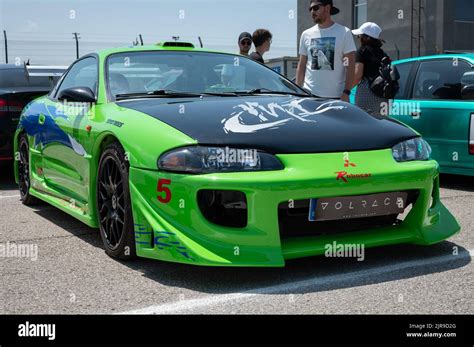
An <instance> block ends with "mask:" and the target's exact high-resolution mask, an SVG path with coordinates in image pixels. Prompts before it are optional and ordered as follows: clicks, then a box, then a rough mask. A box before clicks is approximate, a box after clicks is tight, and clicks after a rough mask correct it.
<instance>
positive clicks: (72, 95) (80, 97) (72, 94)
mask: <svg viewBox="0 0 474 347" xmlns="http://www.w3.org/2000/svg"><path fill="white" fill-rule="evenodd" d="M58 99H59V100H66V101H69V102H88V103H95V102H96V101H97V100H96V98H95V95H94V92H93V91H92V90H91V89H90V88H89V87H73V88H67V89H64V90H62V91H60V92H59V95H58Z"/></svg>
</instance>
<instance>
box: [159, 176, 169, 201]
mask: <svg viewBox="0 0 474 347" xmlns="http://www.w3.org/2000/svg"><path fill="white" fill-rule="evenodd" d="M170 184H171V181H170V180H165V179H160V180H158V186H157V188H156V190H157V191H158V192H159V193H164V194H161V195H158V196H157V198H158V201H159V202H162V203H163V204H167V203H169V202H170V201H171V190H170V189H169V188H168V187H165V186H169V185H170Z"/></svg>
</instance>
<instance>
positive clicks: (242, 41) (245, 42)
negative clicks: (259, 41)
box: [239, 32, 253, 56]
mask: <svg viewBox="0 0 474 347" xmlns="http://www.w3.org/2000/svg"><path fill="white" fill-rule="evenodd" d="M252 42H253V41H252V34H250V33H248V32H243V33H242V34H240V36H239V51H240V54H241V55H245V56H248V55H249V52H250V48H252Z"/></svg>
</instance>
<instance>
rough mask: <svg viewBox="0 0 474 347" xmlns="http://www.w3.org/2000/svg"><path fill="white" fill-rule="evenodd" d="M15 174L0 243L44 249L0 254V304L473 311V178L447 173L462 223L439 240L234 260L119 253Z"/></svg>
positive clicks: (445, 186)
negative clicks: (216, 262)
mask: <svg viewBox="0 0 474 347" xmlns="http://www.w3.org/2000/svg"><path fill="white" fill-rule="evenodd" d="M11 176H12V175H11V173H10V170H9V169H6V168H1V169H0V221H1V223H0V243H4V244H5V243H6V242H10V243H17V244H34V245H37V249H38V256H37V260H35V261H33V260H32V259H28V258H16V257H6V258H0V264H1V266H0V271H1V273H0V275H1V278H2V281H1V285H0V286H1V288H0V298H1V300H0V314H83V313H85V314H92V313H130V312H132V313H156V314H160V313H183V314H186V313H225V314H241V313H258V314H265V313H274V314H280V313H288V314H300V313H302V314H360V313H374V314H382V313H386V314H407V313H411V314H473V313H474V295H473V294H472V293H473V292H474V271H473V270H474V267H473V263H472V256H473V254H474V251H473V250H474V213H473V212H474V178H468V177H462V176H450V175H443V176H442V177H441V185H442V201H443V202H444V204H445V205H446V206H447V207H448V208H449V209H450V210H451V212H452V213H453V214H454V215H455V216H456V217H457V218H458V220H459V221H460V223H461V225H462V232H461V233H460V234H458V235H456V236H455V237H453V238H452V239H450V240H449V241H446V242H443V243H441V244H438V245H436V246H432V247H420V246H412V245H405V246H393V247H384V248H379V249H370V250H366V255H365V261H363V262H358V261H357V260H356V259H347V258H343V259H341V258H338V259H335V258H324V257H314V258H307V259H301V260H296V261H291V262H288V263H287V266H286V267H285V268H283V269H230V268H205V267H191V266H185V265H179V264H169V263H164V262H158V261H153V260H146V259H138V260H135V261H132V262H119V261H116V260H113V259H111V258H109V257H108V256H107V255H106V254H105V252H104V251H103V249H102V245H101V240H100V236H99V234H98V232H97V231H96V230H94V229H91V228H88V227H87V226H85V225H83V224H81V223H80V222H79V221H77V220H75V219H74V218H72V217H70V216H68V215H67V214H65V213H63V212H61V211H59V210H57V209H55V208H54V207H51V206H49V205H46V204H45V205H40V206H37V207H35V208H29V207H25V206H23V205H22V204H21V202H20V200H19V195H18V191H17V188H16V185H15V183H14V182H13V178H12V177H11ZM453 253H454V254H453Z"/></svg>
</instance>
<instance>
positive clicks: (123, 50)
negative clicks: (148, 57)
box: [97, 42, 238, 58]
mask: <svg viewBox="0 0 474 347" xmlns="http://www.w3.org/2000/svg"><path fill="white" fill-rule="evenodd" d="M166 44H175V43H168V42H165V43H159V44H156V45H148V46H129V47H119V48H110V49H104V50H101V51H99V52H97V54H98V55H99V57H101V58H106V57H108V56H109V55H111V54H116V53H128V52H150V51H157V52H159V51H174V52H180V51H181V52H204V53H219V54H229V55H238V54H233V53H229V52H222V51H214V50H209V49H204V48H195V47H194V46H192V47H191V46H185V45H191V44H188V43H181V44H183V46H167V45H166ZM178 44H179V43H178Z"/></svg>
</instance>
